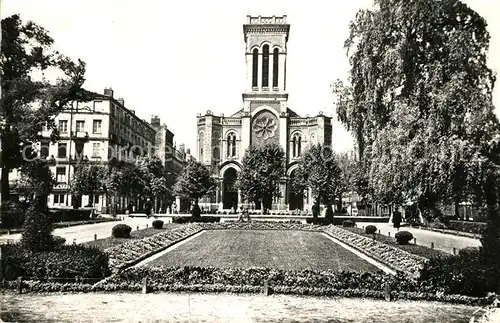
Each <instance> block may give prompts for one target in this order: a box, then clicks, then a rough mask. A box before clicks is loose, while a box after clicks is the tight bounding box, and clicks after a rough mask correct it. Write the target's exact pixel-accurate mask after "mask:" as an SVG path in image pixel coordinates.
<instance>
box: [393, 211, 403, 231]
mask: <svg viewBox="0 0 500 323" xmlns="http://www.w3.org/2000/svg"><path fill="white" fill-rule="evenodd" d="M401 220H402V216H401V212H399V210H398V209H396V211H394V212H393V213H392V223H393V224H394V228H395V229H396V230H397V231H399V227H400V226H401Z"/></svg>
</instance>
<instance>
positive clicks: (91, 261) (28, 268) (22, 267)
mask: <svg viewBox="0 0 500 323" xmlns="http://www.w3.org/2000/svg"><path fill="white" fill-rule="evenodd" d="M2 251H3V252H2V264H3V274H4V277H5V279H6V280H13V279H16V278H17V277H26V278H29V279H32V278H76V277H82V278H103V277H106V276H108V275H109V274H110V271H109V267H108V256H107V255H106V254H105V253H104V252H102V251H101V250H99V249H96V248H91V247H84V246H80V245H61V246H59V247H58V248H57V250H55V251H49V252H30V251H27V250H25V249H23V248H22V246H21V245H20V244H8V245H4V246H3V248H2Z"/></svg>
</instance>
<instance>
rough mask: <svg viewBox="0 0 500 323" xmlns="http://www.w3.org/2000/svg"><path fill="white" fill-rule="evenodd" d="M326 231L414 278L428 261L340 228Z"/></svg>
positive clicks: (331, 227) (330, 228) (328, 228)
mask: <svg viewBox="0 0 500 323" xmlns="http://www.w3.org/2000/svg"><path fill="white" fill-rule="evenodd" d="M324 231H325V233H327V234H330V235H331V236H333V237H335V238H337V239H339V240H341V241H342V242H344V243H346V244H348V245H350V246H351V247H354V248H356V249H358V250H360V251H362V252H364V253H366V254H367V255H369V256H371V257H372V258H374V259H376V260H378V261H380V262H381V263H384V264H385V265H387V266H389V267H391V268H394V269H396V270H400V271H403V272H405V273H407V274H410V275H412V276H414V277H417V276H418V275H419V274H420V269H421V268H422V267H423V265H424V264H425V262H426V261H427V259H426V258H424V257H421V256H417V255H414V254H411V253H409V252H406V251H404V250H402V249H399V248H396V247H393V246H390V245H387V244H384V243H380V242H378V241H376V240H373V239H371V238H368V237H364V236H361V235H359V234H356V233H353V232H350V231H348V230H345V229H342V228H340V227H336V226H333V225H330V226H328V227H325V228H324Z"/></svg>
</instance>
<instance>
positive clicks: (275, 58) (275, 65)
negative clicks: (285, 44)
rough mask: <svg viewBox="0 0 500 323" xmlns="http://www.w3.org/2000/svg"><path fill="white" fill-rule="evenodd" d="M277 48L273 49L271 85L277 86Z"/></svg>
mask: <svg viewBox="0 0 500 323" xmlns="http://www.w3.org/2000/svg"><path fill="white" fill-rule="evenodd" d="M278 55H279V50H278V49H277V48H275V49H274V51H273V87H277V86H278V67H279V56H278Z"/></svg>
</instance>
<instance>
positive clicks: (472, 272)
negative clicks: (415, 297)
mask: <svg viewBox="0 0 500 323" xmlns="http://www.w3.org/2000/svg"><path fill="white" fill-rule="evenodd" d="M420 280H421V281H422V282H426V283H427V284H429V285H430V286H434V287H435V288H438V289H440V290H442V291H443V292H444V293H446V294H462V295H469V296H485V294H486V293H487V292H497V291H498V286H499V284H500V267H498V266H493V265H489V264H487V263H486V262H484V261H482V258H481V251H480V249H478V248H465V249H462V250H460V251H459V254H458V255H457V256H452V255H449V256H444V257H438V258H434V259H430V260H429V262H428V263H426V264H425V265H424V267H423V268H422V271H421V277H420Z"/></svg>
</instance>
